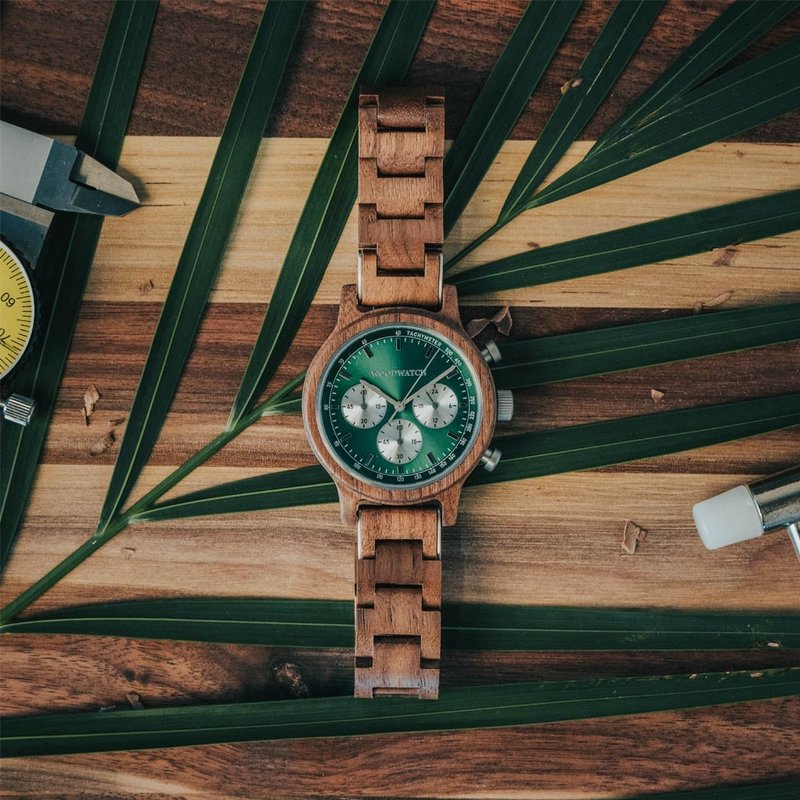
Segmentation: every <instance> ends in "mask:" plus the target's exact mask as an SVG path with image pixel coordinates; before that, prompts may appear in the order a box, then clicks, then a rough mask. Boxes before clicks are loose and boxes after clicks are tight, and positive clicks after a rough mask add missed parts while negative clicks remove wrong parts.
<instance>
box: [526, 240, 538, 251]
mask: <svg viewBox="0 0 800 800" xmlns="http://www.w3.org/2000/svg"><path fill="white" fill-rule="evenodd" d="M527 244H528V247H530V249H531V250H536V249H538V248H539V247H541V245H540V244H539V242H528V243H527Z"/></svg>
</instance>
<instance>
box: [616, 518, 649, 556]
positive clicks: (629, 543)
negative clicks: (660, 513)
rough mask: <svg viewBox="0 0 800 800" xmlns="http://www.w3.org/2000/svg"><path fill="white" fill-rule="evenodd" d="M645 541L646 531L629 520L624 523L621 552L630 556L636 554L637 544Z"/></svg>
mask: <svg viewBox="0 0 800 800" xmlns="http://www.w3.org/2000/svg"><path fill="white" fill-rule="evenodd" d="M646 539H647V531H646V530H645V529H644V528H641V527H639V526H638V525H637V524H636V523H635V522H632V521H631V520H626V521H625V528H624V529H623V531H622V542H621V546H622V551H623V552H624V553H627V554H628V555H629V556H632V555H633V554H634V553H635V552H636V548H637V546H638V544H639V542H643V541H645V540H646Z"/></svg>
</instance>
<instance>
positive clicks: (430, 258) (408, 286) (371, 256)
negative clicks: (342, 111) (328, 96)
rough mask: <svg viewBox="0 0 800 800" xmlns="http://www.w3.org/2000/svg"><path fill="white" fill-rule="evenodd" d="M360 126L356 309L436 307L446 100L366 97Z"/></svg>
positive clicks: (422, 91)
mask: <svg viewBox="0 0 800 800" xmlns="http://www.w3.org/2000/svg"><path fill="white" fill-rule="evenodd" d="M358 120H359V123H358V130H359V139H358V141H359V156H358V246H359V266H358V271H359V276H358V277H359V281H358V286H359V301H360V302H361V304H362V305H366V306H425V307H439V306H440V305H441V295H442V290H441V281H442V262H441V253H442V243H443V241H444V223H443V216H442V209H443V203H444V189H443V181H442V160H443V157H444V94H443V92H442V90H441V89H439V88H430V87H425V88H412V89H391V90H390V89H386V90H384V89H381V90H380V91H379V92H373V91H368V90H362V92H361V95H360V97H359V117H358Z"/></svg>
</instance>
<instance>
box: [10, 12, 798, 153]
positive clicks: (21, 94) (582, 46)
mask: <svg viewBox="0 0 800 800" xmlns="http://www.w3.org/2000/svg"><path fill="white" fill-rule="evenodd" d="M726 5H727V2H721V1H720V0H671V2H669V3H668V4H667V6H666V7H665V9H664V11H663V12H662V14H661V15H660V16H659V18H658V19H657V21H656V23H655V25H654V27H653V29H652V31H651V32H650V33H649V35H648V37H647V39H646V40H645V42H644V43H643V44H642V47H641V49H640V51H639V53H637V55H636V56H635V57H634V59H633V60H632V61H631V63H630V65H629V66H628V68H627V70H626V71H625V73H624V74H623V76H622V77H621V79H620V81H619V83H618V84H617V86H616V87H615V89H614V91H613V92H612V93H611V95H610V96H609V98H608V99H607V101H606V102H605V103H604V104H603V105H602V106H601V108H600V109H599V110H598V112H597V114H596V116H595V118H594V120H593V121H592V122H591V123H590V124H589V126H588V127H587V129H586V130H585V131H584V133H583V138H587V139H593V138H597V136H598V135H599V134H600V133H602V131H603V130H604V129H605V128H606V127H607V126H608V124H609V123H610V122H611V121H612V120H614V119H615V118H616V117H617V116H618V115H619V114H620V112H621V111H622V110H623V109H624V108H626V107H627V106H628V104H630V102H631V101H632V100H634V99H635V98H636V97H637V96H639V95H640V94H641V93H642V91H643V90H644V89H646V88H647V87H648V86H649V85H650V84H651V83H652V81H653V80H654V78H655V77H657V76H658V75H659V74H660V73H661V72H662V71H663V70H664V68H665V67H666V66H667V65H668V64H669V63H670V62H671V61H672V60H673V59H674V58H675V57H676V56H677V55H678V54H679V53H680V52H681V51H682V50H683V49H684V48H685V47H686V46H687V45H688V44H689V43H690V42H691V41H692V40H693V39H694V38H695V37H696V36H697V34H698V33H699V32H701V31H702V30H703V29H704V28H705V27H706V26H707V25H708V24H709V23H710V22H711V21H712V20H713V19H714V18H715V17H716V16H717V15H718V14H719V13H720V11H721V10H722V9H723V8H724V7H725V6H726ZM383 6H384V3H383V2H382V0H357V1H356V0H348V1H347V2H341V0H324V2H323V1H322V0H318V1H317V2H311V3H309V4H308V8H307V10H306V13H305V17H304V20H303V23H302V29H301V33H300V38H299V41H298V44H297V49H296V52H295V55H294V56H293V58H292V61H291V63H290V65H289V69H288V73H287V74H288V77H287V80H286V83H285V85H284V86H283V88H282V90H281V93H280V95H279V98H278V102H277V107H276V112H275V114H274V116H273V119H272V121H271V123H270V125H269V127H268V130H267V135H270V136H322V137H327V136H330V134H331V131H332V130H333V127H334V125H335V124H336V120H337V119H338V116H339V112H340V111H341V106H342V103H343V102H344V99H345V98H346V96H347V93H348V92H349V90H350V86H351V85H352V81H353V79H354V78H355V75H356V73H357V71H358V67H359V64H360V62H361V59H362V58H363V55H364V53H365V51H366V48H367V46H368V44H369V41H370V39H371V37H372V33H373V31H374V29H375V26H376V25H377V23H378V20H379V19H380V15H381V12H382V8H383ZM524 6H525V2H524V0H492V2H484V1H482V0H440V2H439V3H438V4H437V7H436V9H435V11H434V13H433V15H432V17H431V21H430V24H429V26H428V29H427V31H426V33H425V36H424V38H423V41H422V44H421V46H420V49H419V52H418V55H417V58H416V60H415V62H414V65H413V66H412V68H411V72H410V74H409V77H408V82H409V83H440V84H442V85H444V86H445V87H446V90H447V135H448V136H449V137H452V136H453V135H454V134H455V133H456V132H457V131H458V130H459V128H460V127H461V124H462V122H463V120H464V118H465V116H466V114H467V112H468V110H469V107H470V105H471V103H472V102H473V100H474V98H475V97H476V95H477V93H478V91H479V90H480V87H481V85H482V84H483V82H484V80H485V79H486V77H487V75H488V74H489V71H490V70H491V68H492V65H493V64H494V62H495V60H496V59H497V56H498V55H499V53H500V52H501V51H502V48H503V46H504V44H505V42H506V41H507V39H508V37H509V35H510V34H511V31H512V30H513V28H514V25H515V24H516V22H517V20H518V19H519V16H520V14H521V13H522V10H523V8H524ZM110 7H111V3H110V0H72V1H71V2H69V3H67V2H63V1H62V0H6V2H5V3H3V25H2V54H3V55H2V59H3V78H4V80H3V99H2V103H3V115H4V118H6V119H8V120H9V121H11V122H17V123H19V124H25V125H28V126H30V127H32V128H34V129H36V130H39V131H41V132H53V133H73V132H75V130H76V129H77V125H78V121H79V119H80V115H81V112H82V109H83V104H84V102H85V98H86V94H87V92H88V89H89V84H90V81H91V76H92V72H93V70H94V64H95V62H96V59H97V55H98V53H99V50H100V45H101V43H102V37H103V32H104V30H105V26H106V24H107V20H108V16H109V13H110ZM610 7H611V6H610V4H609V3H607V2H603V1H602V0H589V1H588V2H587V3H586V4H585V6H584V8H583V9H582V10H581V12H580V13H579V14H578V17H577V18H576V20H575V22H574V24H573V26H572V28H571V29H570V31H569V33H568V35H567V37H566V39H565V41H564V42H563V44H562V46H561V47H560V49H559V52H558V55H557V56H556V58H555V59H554V61H553V63H552V65H551V67H550V69H549V70H548V71H547V74H546V75H545V77H544V79H543V81H542V83H541V85H540V86H539V88H538V90H537V92H536V95H535V99H534V101H533V102H532V103H530V104H529V107H528V109H527V110H526V112H525V113H524V114H523V115H522V117H521V119H520V121H519V123H518V125H517V126H516V129H515V130H514V133H513V137H514V138H519V139H531V138H536V136H537V135H538V134H539V132H540V131H541V129H542V126H543V125H544V123H545V121H546V120H547V118H548V116H549V114H550V113H551V111H552V109H553V108H554V107H555V104H556V102H557V101H558V99H559V97H560V96H561V95H560V91H559V89H560V87H561V86H562V85H563V84H564V83H565V82H566V81H567V80H568V79H569V78H571V77H573V76H574V75H575V72H576V70H577V69H578V66H579V65H580V63H581V61H582V60H583V58H584V56H585V55H586V53H587V52H588V49H589V47H590V45H591V42H592V41H593V39H594V37H595V36H596V34H597V32H598V31H599V30H600V28H601V27H602V24H603V22H604V20H605V18H606V17H607V15H608V13H609V9H610ZM262 8H263V3H262V2H260V1H259V0H235V2H234V1H233V0H162V3H161V6H160V9H159V12H158V17H157V19H156V25H155V29H154V33H153V39H152V43H151V46H150V51H149V53H148V57H147V61H146V63H145V68H144V74H143V76H142V82H141V86H140V90H139V96H138V99H137V102H136V106H135V108H134V112H133V117H132V120H131V125H130V133H132V134H147V135H212V136H218V135H219V134H220V132H221V130H222V126H223V125H224V122H225V117H226V115H227V110H228V105H229V103H230V101H231V98H232V97H233V92H234V90H235V88H236V84H237V82H238V79H239V74H240V72H241V69H242V65H243V63H244V59H245V58H246V56H247V52H248V49H249V47H250V42H251V39H252V36H253V35H254V32H255V28H256V26H257V24H258V20H259V17H260V14H261V9H262ZM798 34H800V13H798V12H796V13H794V14H793V15H792V16H791V17H789V18H787V20H785V21H784V22H783V23H782V24H781V25H780V26H778V27H777V28H776V29H775V30H773V31H772V32H770V33H769V34H768V35H766V36H765V37H763V39H762V40H761V41H759V42H758V43H756V44H755V45H754V46H753V47H751V48H750V50H749V51H748V52H747V53H745V54H743V55H742V57H741V58H740V59H739V60H743V59H746V58H749V57H751V56H753V55H755V54H758V53H761V52H763V51H764V50H765V49H766V48H768V47H771V46H774V45H775V44H777V43H781V42H785V41H788V40H789V39H791V38H793V37H795V36H797V35H798ZM798 124H800V114H797V113H794V114H788V115H786V116H784V117H783V118H781V119H779V120H776V121H774V122H772V123H770V124H768V125H764V126H762V127H760V128H758V129H756V130H754V131H750V132H746V133H743V134H741V135H740V136H739V137H737V139H739V140H741V141H771V142H784V141H792V139H793V137H794V134H795V133H796V131H797V127H798Z"/></svg>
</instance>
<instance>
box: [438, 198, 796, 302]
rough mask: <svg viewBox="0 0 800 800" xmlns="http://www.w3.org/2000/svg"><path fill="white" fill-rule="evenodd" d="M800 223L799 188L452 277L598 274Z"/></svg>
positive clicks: (542, 278) (503, 284) (544, 278)
mask: <svg viewBox="0 0 800 800" xmlns="http://www.w3.org/2000/svg"><path fill="white" fill-rule="evenodd" d="M798 228H800V189H792V190H789V191H786V192H777V193H775V194H770V195H767V196H765V197H759V198H756V199H755V200H742V201H739V202H736V203H728V204H726V205H723V206H714V207H713V208H706V209H702V210H701V211H692V212H690V213H688V214H679V215H677V216H673V217H665V218H664V219H659V220H655V221H654V222H645V223H642V224H640V225H631V226H629V227H627V228H620V229H618V230H614V231H608V232H607V233H599V234H595V235H593V236H585V237H583V238H581V239H573V240H571V241H568V242H561V243H559V244H554V245H550V246H548V247H540V248H539V249H537V250H527V251H526V252H524V253H518V254H517V255H513V256H508V257H507V258H501V259H498V260H497V261H491V262H489V263H488V264H483V265H481V266H480V267H473V268H472V269H468V270H464V271H463V272H460V273H459V274H457V275H454V276H453V277H452V279H451V283H453V284H455V285H456V286H457V287H458V290H459V294H461V295H462V296H464V295H473V294H485V293H489V292H497V291H501V290H504V289H518V288H520V287H524V286H537V285H539V284H543V283H551V282H553V281H561V280H568V279H570V278H581V277H584V276H586V275H599V274H600V273H604V272H612V271H614V270H619V269H627V268H628V267H638V266H641V265H643V264H652V263H654V262H659V261H669V260H672V259H675V258H682V257H683V256H688V255H692V254H693V253H699V252H704V251H706V250H712V249H714V248H717V247H726V246H728V245H733V244H739V243H741V242H747V241H751V240H753V239H764V238H766V237H768V236H777V235H778V234H781V233H787V232H789V231H793V230H797V229H798Z"/></svg>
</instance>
